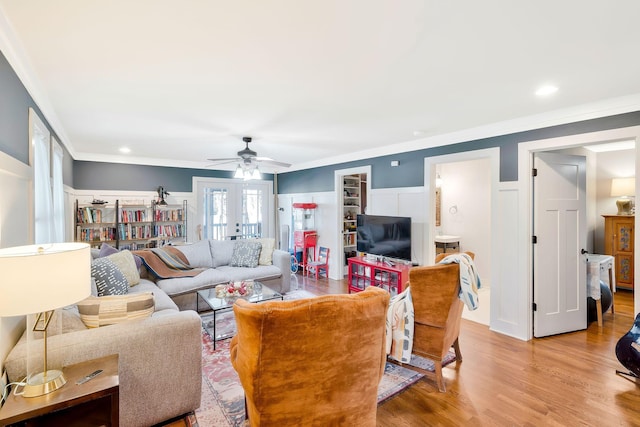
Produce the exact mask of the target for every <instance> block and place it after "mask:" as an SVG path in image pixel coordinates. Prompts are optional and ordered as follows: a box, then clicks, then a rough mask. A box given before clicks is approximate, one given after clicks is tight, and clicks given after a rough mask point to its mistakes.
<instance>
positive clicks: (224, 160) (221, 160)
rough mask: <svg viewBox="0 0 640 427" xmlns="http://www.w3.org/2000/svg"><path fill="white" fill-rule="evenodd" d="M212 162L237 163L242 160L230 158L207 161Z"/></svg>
mask: <svg viewBox="0 0 640 427" xmlns="http://www.w3.org/2000/svg"><path fill="white" fill-rule="evenodd" d="M207 160H208V161H210V162H237V161H240V160H242V159H239V158H237V157H228V158H226V159H207Z"/></svg>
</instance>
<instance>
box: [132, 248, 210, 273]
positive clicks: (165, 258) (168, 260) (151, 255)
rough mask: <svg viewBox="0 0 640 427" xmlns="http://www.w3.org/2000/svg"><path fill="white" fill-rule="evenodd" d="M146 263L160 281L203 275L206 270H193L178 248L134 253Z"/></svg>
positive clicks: (145, 250)
mask: <svg viewBox="0 0 640 427" xmlns="http://www.w3.org/2000/svg"><path fill="white" fill-rule="evenodd" d="M133 253H134V254H136V255H138V256H139V257H140V258H142V260H143V261H144V265H145V267H147V270H149V271H150V272H151V273H152V274H153V275H155V276H156V277H157V278H158V279H171V278H173V277H193V276H197V275H198V274H200V273H202V272H203V271H204V270H205V269H204V268H191V267H189V261H188V260H187V257H185V256H184V254H183V253H182V252H180V251H179V250H178V249H176V248H172V247H171V246H165V247H163V248H156V249H153V250H152V249H144V250H140V251H133Z"/></svg>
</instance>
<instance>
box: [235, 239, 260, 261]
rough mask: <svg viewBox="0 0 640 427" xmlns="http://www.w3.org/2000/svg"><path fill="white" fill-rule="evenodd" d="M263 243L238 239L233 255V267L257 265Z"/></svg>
mask: <svg viewBox="0 0 640 427" xmlns="http://www.w3.org/2000/svg"><path fill="white" fill-rule="evenodd" d="M261 250H262V244H261V243H260V242H255V241H249V240H238V241H237V242H236V246H235V247H234V248H233V255H231V262H230V263H229V265H230V266H231V267H252V268H253V267H257V266H258V260H259V259H260V251H261Z"/></svg>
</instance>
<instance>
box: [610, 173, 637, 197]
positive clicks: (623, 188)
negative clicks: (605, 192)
mask: <svg viewBox="0 0 640 427" xmlns="http://www.w3.org/2000/svg"><path fill="white" fill-rule="evenodd" d="M635 194H636V179H635V178H613V179H612V180H611V197H620V196H635Z"/></svg>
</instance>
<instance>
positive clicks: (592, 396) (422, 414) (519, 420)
mask: <svg viewBox="0 0 640 427" xmlns="http://www.w3.org/2000/svg"><path fill="white" fill-rule="evenodd" d="M297 279H298V284H299V288H301V289H306V290H308V291H310V292H312V293H314V294H316V295H324V294H337V293H346V292H347V282H346V280H344V281H335V280H327V279H320V280H318V281H316V280H314V279H312V278H307V277H304V278H303V277H302V275H301V274H298V275H297ZM615 309H616V313H615V315H612V314H611V312H610V311H609V312H607V313H605V314H604V325H603V327H602V328H599V327H598V325H597V323H596V322H592V323H590V324H589V326H588V328H587V329H586V330H584V331H579V332H574V333H570V334H563V335H557V336H553V337H549V338H542V339H534V340H531V341H528V342H525V341H521V340H519V339H515V338H511V337H508V336H506V335H502V334H499V333H496V332H492V331H490V330H489V328H488V327H487V326H485V325H482V324H479V323H475V322H471V321H468V320H464V319H463V320H462V330H461V334H460V347H461V351H462V356H463V362H462V363H460V364H458V365H457V366H456V365H455V364H453V365H449V366H448V367H446V368H444V376H445V382H446V386H447V391H446V393H440V392H439V391H438V389H437V388H436V386H435V382H434V381H433V380H431V379H428V378H423V379H422V380H420V381H418V382H417V383H416V384H414V385H412V386H411V387H409V388H408V389H406V390H405V391H403V392H402V393H400V394H398V395H397V396H395V397H393V398H392V399H390V400H388V401H386V402H385V403H383V404H382V405H380V406H379V407H378V414H377V425H378V426H389V427H392V426H393V427H402V426H407V427H408V426H411V427H414V426H613V425H616V426H640V388H639V387H638V385H636V384H635V383H633V382H631V381H629V380H627V379H625V378H623V377H621V376H619V375H616V373H615V371H616V369H621V370H624V367H623V366H622V365H620V363H619V362H618V360H617V359H616V356H615V346H616V343H617V342H618V340H619V339H620V337H621V336H623V335H624V334H625V333H627V331H628V330H629V329H630V328H631V326H632V324H633V320H634V313H633V294H632V293H631V292H628V291H627V292H625V291H619V292H617V293H616V295H615ZM167 425H170V426H173V427H178V426H184V425H185V424H184V423H183V422H176V423H172V424H167ZM201 427H205V426H201Z"/></svg>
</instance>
